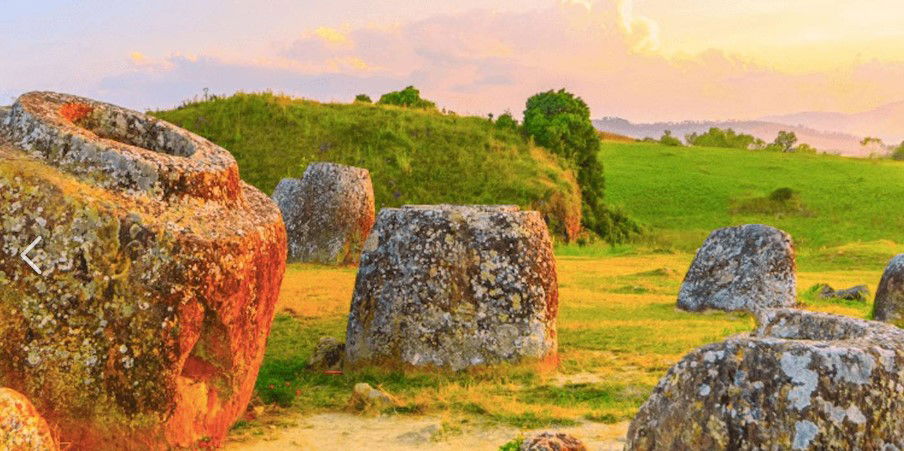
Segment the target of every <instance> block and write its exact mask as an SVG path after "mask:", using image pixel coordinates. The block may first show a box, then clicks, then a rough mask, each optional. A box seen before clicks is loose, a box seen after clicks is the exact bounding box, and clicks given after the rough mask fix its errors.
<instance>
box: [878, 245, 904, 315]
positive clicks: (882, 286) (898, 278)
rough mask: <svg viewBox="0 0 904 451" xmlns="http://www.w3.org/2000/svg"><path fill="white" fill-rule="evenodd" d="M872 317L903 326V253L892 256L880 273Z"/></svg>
mask: <svg viewBox="0 0 904 451" xmlns="http://www.w3.org/2000/svg"><path fill="white" fill-rule="evenodd" d="M873 319H875V320H876V321H885V322H887V323H892V324H894V325H896V326H898V327H901V328H904V254H901V255H898V256H896V257H895V258H893V259H892V260H891V262H889V263H888V267H886V268H885V273H884V274H882V280H881V281H880V282H879V289H878V290H876V300H875V302H874V303H873Z"/></svg>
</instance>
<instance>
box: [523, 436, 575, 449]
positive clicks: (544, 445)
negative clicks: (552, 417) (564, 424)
mask: <svg viewBox="0 0 904 451" xmlns="http://www.w3.org/2000/svg"><path fill="white" fill-rule="evenodd" d="M519 449H520V450H521V451H587V446H586V445H584V442H582V441H580V440H578V439H577V438H575V437H572V436H570V435H568V434H566V433H564V432H541V433H539V434H535V435H533V436H531V437H528V438H526V439H524V441H523V442H521V447H520V448H519Z"/></svg>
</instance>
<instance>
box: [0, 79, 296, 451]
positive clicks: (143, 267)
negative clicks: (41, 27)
mask: <svg viewBox="0 0 904 451" xmlns="http://www.w3.org/2000/svg"><path fill="white" fill-rule="evenodd" d="M8 218H15V220H8ZM36 236H41V237H42V238H43V240H42V241H41V244H40V245H39V246H38V247H36V248H35V249H34V250H33V251H32V252H31V253H30V254H29V256H30V257H31V258H32V259H33V260H34V262H35V263H36V264H37V265H38V267H39V268H41V270H42V272H43V275H39V274H36V273H35V272H34V271H32V270H31V268H29V267H28V266H27V265H24V264H23V263H22V261H21V260H19V259H18V253H19V252H21V251H22V250H23V249H24V248H25V247H26V246H27V245H28V244H29V243H31V241H32V240H33V239H34V238H35V237H36ZM26 241H27V242H26ZM285 259H286V234H285V227H284V225H283V222H282V219H281V216H280V213H279V210H278V209H277V208H276V206H275V205H274V204H273V202H272V201H270V199H269V198H267V196H265V195H264V194H262V193H261V192H259V191H258V190H257V189H255V188H253V187H251V186H249V185H247V184H245V183H242V182H241V179H240V178H239V172H238V167H237V165H236V162H235V159H234V158H233V157H232V155H230V154H229V152H227V151H226V150H224V149H222V148H220V147H218V146H216V145H214V144H212V143H210V142H209V141H207V140H205V139H204V138H201V137H199V136H196V135H193V134H191V133H189V132H187V131H185V130H182V129H179V128H177V127H175V126H173V125H171V124H169V123H166V122H163V121H159V120H156V119H154V118H151V117H148V116H145V115H143V114H140V113H136V112H133V111H128V110H125V109H122V108H118V107H115V106H113V105H108V104H104V103H100V102H95V101H93V100H89V99H84V98H79V97H74V96H68V95H63V94H56V93H46V92H38V93H29V94H25V95H23V96H22V97H20V98H19V100H18V101H17V103H16V104H15V105H14V106H13V107H12V108H11V109H10V110H8V111H5V112H4V113H3V115H2V117H0V318H2V319H3V321H0V385H5V386H9V387H12V388H14V389H16V390H18V391H20V392H22V393H24V394H25V395H27V396H28V397H29V398H30V399H31V400H32V402H34V404H35V406H36V407H37V408H38V409H39V410H40V411H41V412H43V413H44V415H45V418H47V420H48V421H49V422H50V424H51V425H54V427H57V428H58V429H59V431H60V439H61V442H63V443H68V444H71V448H70V449H91V450H95V449H112V448H116V449H122V448H129V449H168V448H172V447H192V448H193V447H199V446H216V445H218V444H219V443H220V442H221V441H222V440H223V438H224V437H225V435H226V432H227V431H228V430H229V427H230V426H231V425H232V424H233V423H234V422H235V421H236V420H237V419H238V418H239V416H240V415H241V414H242V413H243V412H244V411H245V408H246V406H247V404H248V401H249V400H250V398H251V395H252V389H253V387H254V381H255V379H256V377H257V371H258V368H259V367H260V363H261V360H262V359H263V351H264V345H265V343H266V340H267V335H268V334H269V331H270V324H271V322H272V319H273V313H274V307H275V303H276V299H277V295H278V293H279V287H280V284H281V282H282V275H283V272H284V270H285Z"/></svg>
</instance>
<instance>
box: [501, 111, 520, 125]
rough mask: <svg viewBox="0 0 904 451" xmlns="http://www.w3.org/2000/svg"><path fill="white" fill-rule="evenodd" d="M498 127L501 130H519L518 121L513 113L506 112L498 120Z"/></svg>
mask: <svg viewBox="0 0 904 451" xmlns="http://www.w3.org/2000/svg"><path fill="white" fill-rule="evenodd" d="M496 127H498V128H501V129H508V130H517V129H518V121H516V120H515V118H514V117H512V113H509V112H508V111H506V112H505V113H503V114H502V115H501V116H499V118H498V119H496Z"/></svg>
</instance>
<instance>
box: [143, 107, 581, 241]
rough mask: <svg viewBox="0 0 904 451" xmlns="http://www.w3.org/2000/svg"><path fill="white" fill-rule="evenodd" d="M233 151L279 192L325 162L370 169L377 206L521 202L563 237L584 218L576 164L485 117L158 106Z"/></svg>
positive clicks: (247, 172)
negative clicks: (568, 165)
mask: <svg viewBox="0 0 904 451" xmlns="http://www.w3.org/2000/svg"><path fill="white" fill-rule="evenodd" d="M151 114H152V115H154V116H157V117H160V118H161V119H164V120H167V121H169V122H172V123H174V124H176V125H178V126H180V127H184V128H186V129H188V130H191V131H193V132H195V133H197V134H199V135H201V136H204V137H205V138H208V139H210V140H211V141H213V142H215V143H217V144H219V145H221V146H223V147H225V148H226V149H229V151H230V152H232V154H233V155H235V158H236V160H238V163H239V169H240V172H241V175H242V178H243V179H244V180H245V181H247V182H248V183H251V184H252V185H254V186H256V187H257V188H259V189H261V190H262V191H264V192H266V193H268V194H269V193H272V192H273V189H274V188H275V187H276V184H277V183H278V182H279V180H280V179H281V178H283V177H301V175H302V173H303V172H304V169H305V167H306V166H307V165H308V164H309V163H311V162H316V161H331V162H336V163H343V164H349V165H353V166H359V167H364V168H367V169H369V170H370V172H371V177H372V178H373V185H374V194H375V196H376V204H377V205H376V206H377V208H378V209H379V208H382V207H393V206H399V205H402V204H421V203H425V204H433V203H460V204H467V203H476V204H517V205H520V206H522V207H530V208H533V209H537V210H540V211H542V212H543V213H545V214H546V216H547V219H548V220H549V222H550V225H551V226H552V227H553V229H554V231H555V232H556V233H557V234H558V235H560V236H561V235H563V234H564V231H565V230H566V227H570V228H571V229H572V230H573V229H574V228H575V227H576V226H577V224H579V222H580V219H579V218H580V192H579V191H578V188H577V183H576V182H575V179H574V175H573V173H572V171H570V170H566V169H565V168H564V167H563V166H562V165H561V164H560V163H559V161H558V160H557V159H556V158H555V157H553V156H552V155H550V154H549V153H548V152H547V151H546V150H544V149H542V148H540V147H536V146H533V145H531V144H530V142H529V141H528V140H526V139H525V138H524V137H522V136H521V135H520V134H519V133H517V132H515V131H512V130H509V129H501V128H498V127H496V126H495V125H493V124H492V123H491V122H489V121H488V120H486V119H484V118H477V117H461V116H454V115H444V114H441V113H438V112H435V111H425V110H412V109H405V108H398V107H391V106H377V105H371V104H364V103H354V104H323V103H318V102H313V101H308V100H302V99H293V98H289V97H285V96H277V95H273V94H236V95H234V96H231V97H228V98H215V99H212V100H208V101H204V102H196V103H191V104H188V105H186V106H184V107H181V108H178V109H176V110H171V111H157V112H152V113H151Z"/></svg>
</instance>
